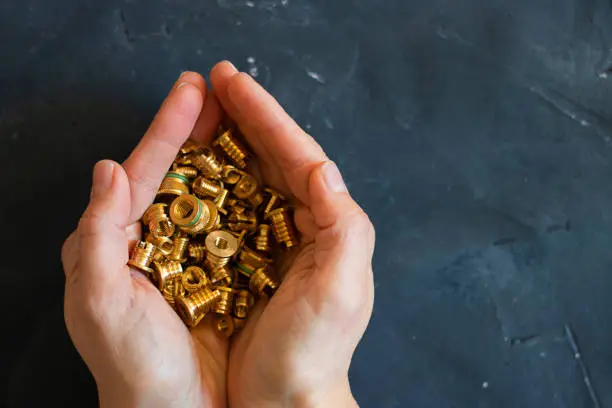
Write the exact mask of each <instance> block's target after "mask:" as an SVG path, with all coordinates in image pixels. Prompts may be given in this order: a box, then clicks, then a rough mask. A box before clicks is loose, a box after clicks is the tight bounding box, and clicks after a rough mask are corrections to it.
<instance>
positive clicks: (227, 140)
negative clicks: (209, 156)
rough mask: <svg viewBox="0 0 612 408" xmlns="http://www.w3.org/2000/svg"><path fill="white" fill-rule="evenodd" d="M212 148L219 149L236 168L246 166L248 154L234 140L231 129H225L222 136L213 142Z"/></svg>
mask: <svg viewBox="0 0 612 408" xmlns="http://www.w3.org/2000/svg"><path fill="white" fill-rule="evenodd" d="M213 146H219V147H221V149H223V151H224V152H225V154H226V155H227V156H228V157H229V158H230V159H231V160H232V162H234V164H235V165H236V166H237V167H239V168H241V169H244V168H245V167H246V166H247V164H246V160H247V158H248V157H249V156H250V153H249V151H248V150H247V149H246V148H245V147H244V146H243V145H242V143H240V142H239V141H238V140H236V138H235V137H234V135H233V134H232V130H231V129H227V130H226V131H225V132H223V134H222V135H221V136H219V137H218V138H217V140H215V141H214V142H213Z"/></svg>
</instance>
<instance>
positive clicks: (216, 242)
mask: <svg viewBox="0 0 612 408" xmlns="http://www.w3.org/2000/svg"><path fill="white" fill-rule="evenodd" d="M205 244H206V263H207V264H208V266H209V267H210V268H211V270H214V269H216V268H218V267H220V266H223V265H227V263H228V262H229V260H230V258H231V257H232V256H234V254H236V252H237V251H238V246H239V245H238V238H236V237H235V236H234V235H233V234H232V233H231V232H228V231H223V230H217V231H213V232H211V233H210V234H208V236H206V240H205Z"/></svg>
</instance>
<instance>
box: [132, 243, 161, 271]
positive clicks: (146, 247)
mask: <svg viewBox="0 0 612 408" xmlns="http://www.w3.org/2000/svg"><path fill="white" fill-rule="evenodd" d="M154 253H155V246H154V245H153V244H152V243H150V242H145V241H138V243H137V244H136V246H135V247H134V250H133V251H132V254H131V256H130V260H129V261H128V265H130V266H132V267H134V268H136V269H139V270H141V271H144V272H147V273H152V272H153V270H151V268H150V267H149V265H151V262H152V261H153V255H154Z"/></svg>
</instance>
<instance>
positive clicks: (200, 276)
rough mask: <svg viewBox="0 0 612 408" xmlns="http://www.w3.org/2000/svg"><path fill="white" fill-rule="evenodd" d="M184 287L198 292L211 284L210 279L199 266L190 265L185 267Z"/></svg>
mask: <svg viewBox="0 0 612 408" xmlns="http://www.w3.org/2000/svg"><path fill="white" fill-rule="evenodd" d="M181 282H182V284H183V287H184V288H185V290H187V291H188V292H197V291H198V290H201V289H204V288H206V287H208V286H210V281H209V280H208V278H207V277H206V273H204V270H203V269H202V268H200V267H198V266H190V267H188V268H187V269H185V272H183V275H182V276H181Z"/></svg>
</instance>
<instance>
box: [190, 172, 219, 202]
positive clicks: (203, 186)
mask: <svg viewBox="0 0 612 408" xmlns="http://www.w3.org/2000/svg"><path fill="white" fill-rule="evenodd" d="M191 188H192V189H193V192H194V194H195V195H197V196H198V197H202V198H204V197H217V196H218V195H219V194H220V193H221V191H222V190H223V184H220V183H219V182H214V181H212V180H209V179H207V178H206V177H198V178H197V179H195V180H194V181H193V184H192V185H191Z"/></svg>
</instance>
